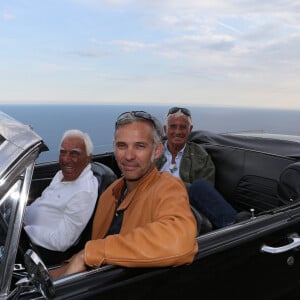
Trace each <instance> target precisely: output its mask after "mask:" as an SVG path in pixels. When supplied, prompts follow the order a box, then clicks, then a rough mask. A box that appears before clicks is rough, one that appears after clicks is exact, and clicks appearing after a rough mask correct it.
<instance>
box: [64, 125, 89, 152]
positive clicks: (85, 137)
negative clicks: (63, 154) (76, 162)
mask: <svg viewBox="0 0 300 300" xmlns="http://www.w3.org/2000/svg"><path fill="white" fill-rule="evenodd" d="M68 137H79V138H81V139H82V140H83V142H84V144H85V149H86V153H87V155H88V156H90V155H92V154H93V151H94V145H93V142H92V140H91V138H90V136H89V135H88V134H87V133H86V132H82V131H81V130H78V129H69V130H66V131H65V132H64V134H63V136H62V138H61V142H60V145H61V144H62V143H63V141H64V139H65V138H68Z"/></svg>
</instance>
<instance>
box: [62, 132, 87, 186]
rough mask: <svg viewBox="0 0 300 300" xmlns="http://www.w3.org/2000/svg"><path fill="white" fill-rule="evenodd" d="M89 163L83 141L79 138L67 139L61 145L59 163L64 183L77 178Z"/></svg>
mask: <svg viewBox="0 0 300 300" xmlns="http://www.w3.org/2000/svg"><path fill="white" fill-rule="evenodd" d="M89 162H90V157H89V156H88V155H87V153H86V149H85V144H84V141H83V140H82V139H81V138H79V137H67V138H65V139H64V141H63V142H62V144H61V148H60V153H59V163H60V167H61V170H62V173H63V176H64V179H63V180H64V181H72V180H75V179H77V178H78V177H79V175H80V174H81V172H82V170H83V169H84V168H85V167H86V166H87V164H88V163H89Z"/></svg>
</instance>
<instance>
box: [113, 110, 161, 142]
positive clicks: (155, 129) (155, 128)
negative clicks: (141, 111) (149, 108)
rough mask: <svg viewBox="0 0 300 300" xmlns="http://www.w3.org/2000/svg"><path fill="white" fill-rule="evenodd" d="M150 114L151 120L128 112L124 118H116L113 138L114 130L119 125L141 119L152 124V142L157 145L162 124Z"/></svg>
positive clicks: (159, 140)
mask: <svg viewBox="0 0 300 300" xmlns="http://www.w3.org/2000/svg"><path fill="white" fill-rule="evenodd" d="M149 115H150V114H149ZM150 116H151V120H148V119H144V118H140V117H137V116H135V115H134V114H133V113H131V112H128V113H127V115H126V117H125V118H122V119H121V120H118V121H117V122H116V126H115V133H114V137H115V139H116V132H117V130H118V128H119V127H120V126H122V125H125V124H130V123H133V122H137V121H142V122H147V123H149V124H151V126H152V135H153V144H154V145H155V146H157V145H158V144H159V143H160V142H161V140H162V137H163V128H162V125H161V123H160V122H159V121H158V119H157V118H155V117H154V116H152V115H150Z"/></svg>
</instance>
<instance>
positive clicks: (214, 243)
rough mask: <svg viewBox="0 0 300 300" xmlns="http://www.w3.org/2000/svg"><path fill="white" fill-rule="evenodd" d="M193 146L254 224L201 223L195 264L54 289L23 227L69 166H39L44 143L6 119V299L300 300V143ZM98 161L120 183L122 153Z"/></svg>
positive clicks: (0, 291) (1, 179)
mask: <svg viewBox="0 0 300 300" xmlns="http://www.w3.org/2000/svg"><path fill="white" fill-rule="evenodd" d="M190 139H191V140H193V141H195V142H197V143H201V144H202V145H203V146H204V147H205V149H206V150H207V151H208V152H209V153H210V154H211V156H212V159H213V161H214V163H215V166H216V188H217V189H218V190H219V192H221V193H222V195H223V196H224V197H225V198H226V199H227V201H229V202H230V203H231V204H232V205H233V206H234V207H235V208H236V209H237V210H239V211H248V212H250V213H251V217H250V218H247V219H245V220H242V221H240V222H238V223H235V224H233V225H230V226H228V227H225V228H222V229H218V230H215V229H213V228H212V229H211V230H207V228H206V229H205V230H204V228H201V224H200V233H199V235H198V237H197V242H198V246H199V251H198V253H197V255H196V257H195V259H194V262H193V263H192V264H190V265H185V266H179V267H167V268H124V267H119V266H111V265H107V266H103V267H100V268H98V269H91V270H88V271H86V272H81V273H77V274H73V275H70V276H65V277H62V278H59V279H57V280H55V281H52V280H51V278H50V277H49V274H48V271H49V269H51V268H52V266H45V265H44V263H43V262H42V261H41V259H40V258H39V257H38V255H37V254H36V253H35V252H34V251H32V249H31V246H32V245H31V243H30V241H29V240H28V239H27V238H26V236H25V234H24V230H23V229H22V221H23V215H24V211H25V207H26V205H27V204H28V203H29V202H31V201H33V200H34V199H35V198H36V197H37V196H38V195H39V194H40V193H41V192H42V190H43V189H44V188H45V187H46V186H47V185H48V184H49V182H50V181H51V179H52V177H53V176H54V174H55V173H56V171H57V170H58V168H59V165H58V162H49V163H41V164H36V163H35V161H36V159H37V157H38V155H39V153H40V152H41V151H45V150H47V147H46V145H44V143H43V140H42V138H41V137H39V136H38V135H37V134H36V133H34V132H33V131H32V129H31V128H30V127H29V126H26V125H23V124H20V123H18V122H17V121H15V120H13V119H11V118H9V117H8V116H7V115H5V114H3V113H0V231H1V241H0V242H1V244H0V299H45V298H54V299H185V298H187V297H188V298H189V297H192V296H193V297H194V296H197V298H203V299H220V298H222V299H223V298H229V299H239V300H240V299H298V297H299V289H300V256H299V255H300V251H299V250H300V236H299V232H300V202H299V201H298V198H297V197H299V195H298V194H297V191H298V189H299V185H300V177H299V178H297V171H298V161H299V160H300V137H298V136H295V137H294V136H275V135H268V134H213V133H211V132H204V131H195V132H193V133H192V135H191V137H190ZM93 160H94V161H95V162H98V163H101V164H103V165H106V166H108V167H110V168H111V169H112V170H113V171H114V172H115V173H116V174H117V175H118V176H120V172H119V169H118V167H117V165H116V162H115V159H114V155H113V153H103V154H98V155H95V156H94V159H93ZM291 182H292V183H293V184H291V185H289V183H291ZM297 182H298V186H297ZM297 293H298V296H297ZM171 297H172V298H171Z"/></svg>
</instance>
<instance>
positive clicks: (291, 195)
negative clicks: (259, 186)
mask: <svg viewBox="0 0 300 300" xmlns="http://www.w3.org/2000/svg"><path fill="white" fill-rule="evenodd" d="M277 192H278V195H279V197H280V198H281V200H282V201H283V202H284V203H285V204H291V203H293V202H295V201H299V200H300V162H295V163H292V164H289V165H288V166H287V167H286V168H284V169H283V171H282V172H281V174H280V177H279V182H278V186H277Z"/></svg>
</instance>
